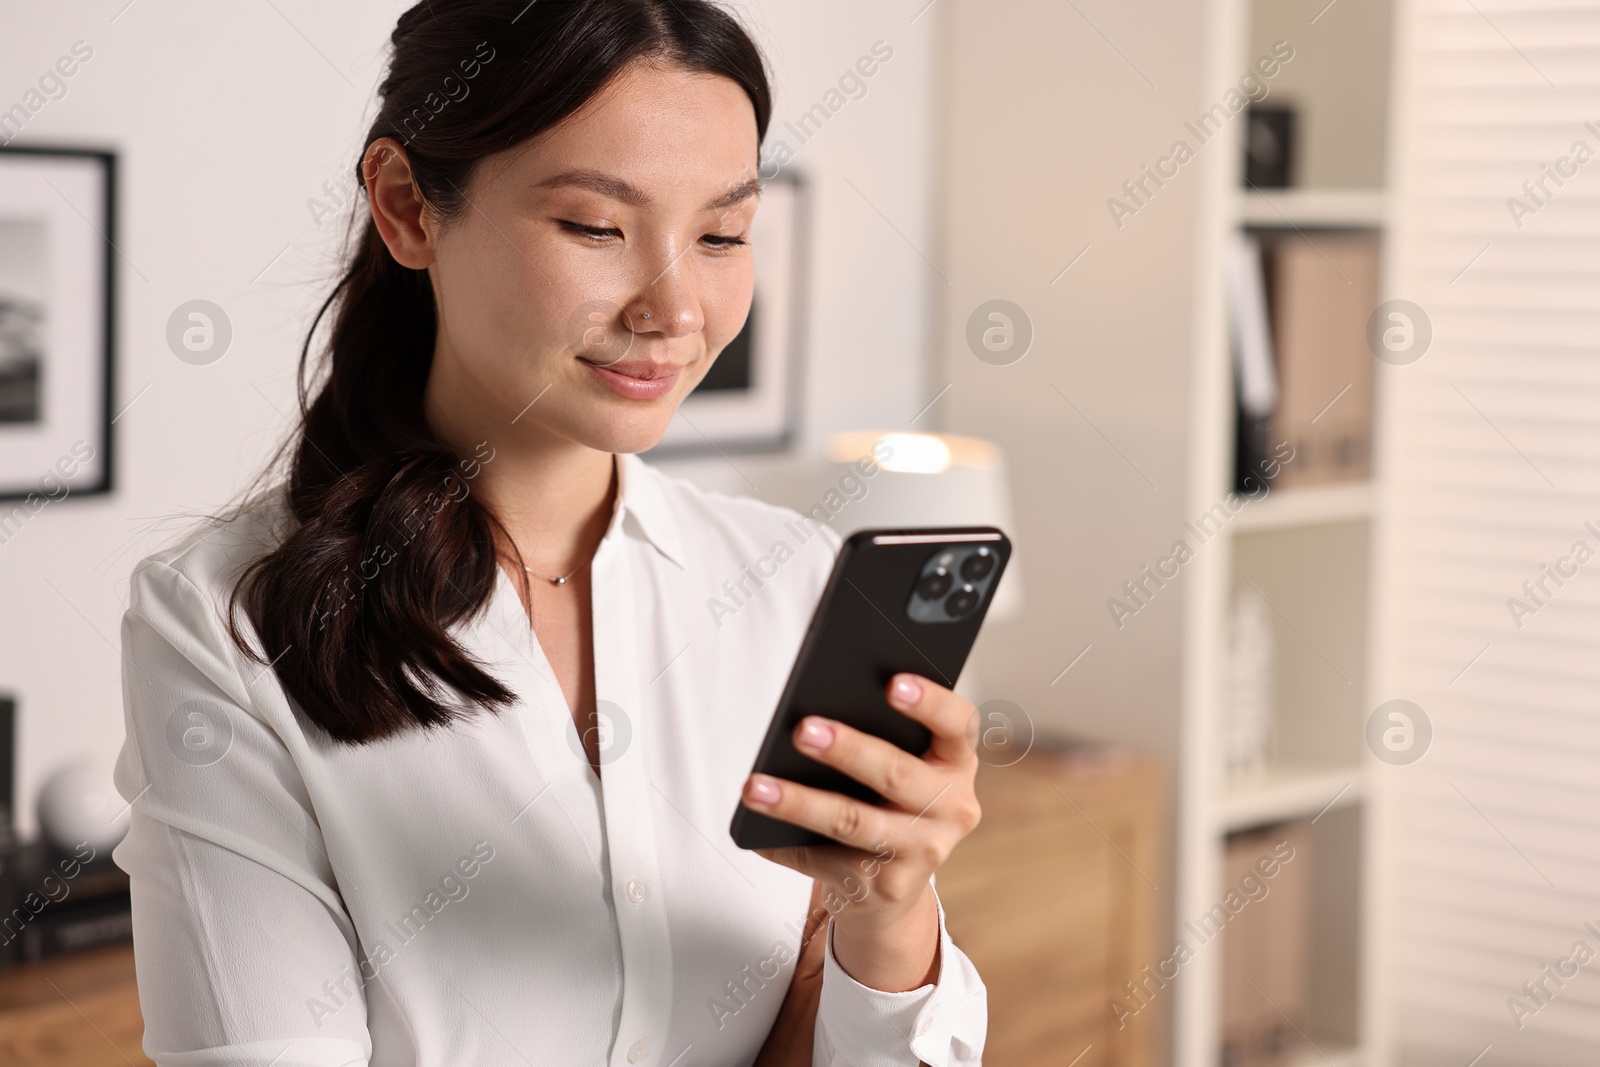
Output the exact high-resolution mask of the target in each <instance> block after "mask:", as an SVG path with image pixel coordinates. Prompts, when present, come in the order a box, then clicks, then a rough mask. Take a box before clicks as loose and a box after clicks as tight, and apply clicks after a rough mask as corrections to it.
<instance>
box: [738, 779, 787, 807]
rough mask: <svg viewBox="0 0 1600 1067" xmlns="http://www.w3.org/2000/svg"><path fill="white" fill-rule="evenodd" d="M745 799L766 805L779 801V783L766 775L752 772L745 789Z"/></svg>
mask: <svg viewBox="0 0 1600 1067" xmlns="http://www.w3.org/2000/svg"><path fill="white" fill-rule="evenodd" d="M744 795H745V799H746V800H749V801H751V802H752V803H755V804H760V805H762V806H763V807H765V806H766V805H768V804H776V803H777V802H778V796H779V793H778V784H777V783H776V782H774V781H773V780H772V779H771V778H768V777H766V776H765V775H760V774H752V775H751V776H750V784H749V786H747V787H746V788H745V791H744Z"/></svg>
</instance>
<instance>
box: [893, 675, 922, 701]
mask: <svg viewBox="0 0 1600 1067" xmlns="http://www.w3.org/2000/svg"><path fill="white" fill-rule="evenodd" d="M893 692H894V698H895V699H896V700H898V701H900V703H902V704H906V705H912V704H915V703H916V702H917V701H918V700H921V699H922V686H920V685H918V684H917V683H916V682H914V681H913V680H911V679H910V678H908V677H906V676H905V675H901V676H900V677H899V678H896V679H895V680H894V689H893Z"/></svg>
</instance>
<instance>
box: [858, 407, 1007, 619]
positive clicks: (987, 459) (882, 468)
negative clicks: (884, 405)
mask: <svg viewBox="0 0 1600 1067" xmlns="http://www.w3.org/2000/svg"><path fill="white" fill-rule="evenodd" d="M862 459H869V460H872V461H873V462H875V463H876V464H877V465H878V468H879V469H878V472H877V473H876V474H875V475H873V476H871V477H869V478H862V479H861V484H862V485H864V486H865V492H864V493H863V495H862V496H861V497H860V498H859V499H854V500H851V501H850V502H849V504H848V505H847V506H845V507H842V508H840V509H839V513H838V515H837V516H835V518H834V521H833V528H834V529H835V530H837V531H838V532H839V534H840V536H842V537H848V536H850V534H851V533H853V532H855V531H856V530H862V529H867V528H869V527H895V526H998V527H999V528H1000V529H1002V530H1004V531H1005V533H1006V535H1007V536H1008V537H1011V538H1012V539H1013V540H1012V549H1011V561H1010V562H1009V563H1008V564H1007V565H1006V571H1005V574H1004V575H1002V576H1001V579H1000V584H999V586H997V587H996V588H995V594H994V601H993V602H992V603H991V604H990V605H989V614H988V616H987V618H988V619H989V620H991V621H994V622H1004V621H1007V620H1009V619H1014V618H1016V617H1017V616H1018V615H1019V614H1021V612H1022V582H1021V579H1020V578H1019V576H1018V571H1017V557H1018V555H1019V554H1020V553H1019V552H1018V550H1017V545H1016V541H1015V534H1016V531H1015V530H1014V529H1013V528H1012V522H1011V491H1010V485H1009V483H1008V481H1007V479H1006V463H1005V455H1004V453H1002V452H1001V450H1000V446H999V445H996V444H995V443H994V442H992V441H985V440H981V439H979V438H976V437H960V436H957V435H954V434H929V433H904V432H896V431H884V430H856V431H849V432H846V433H839V434H835V435H834V436H833V437H831V438H830V439H829V440H828V445H827V460H828V465H829V469H830V474H831V475H832V477H831V479H830V480H833V481H837V480H838V479H839V478H841V477H843V476H844V475H845V474H846V473H848V472H850V471H854V470H856V469H857V468H856V463H857V462H858V461H860V460H862Z"/></svg>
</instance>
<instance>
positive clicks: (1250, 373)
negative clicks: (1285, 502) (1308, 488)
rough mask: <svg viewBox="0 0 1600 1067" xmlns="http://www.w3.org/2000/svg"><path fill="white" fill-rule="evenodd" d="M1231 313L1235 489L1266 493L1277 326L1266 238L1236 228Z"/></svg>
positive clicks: (1275, 394) (1275, 395)
mask: <svg viewBox="0 0 1600 1067" xmlns="http://www.w3.org/2000/svg"><path fill="white" fill-rule="evenodd" d="M1227 263H1228V268H1227V273H1228V298H1229V304H1230V309H1229V311H1230V314H1229V316H1228V321H1229V327H1230V333H1231V341H1232V349H1233V381H1234V399H1235V410H1236V411H1237V413H1238V422H1237V425H1236V433H1235V439H1234V477H1233V481H1234V489H1235V490H1237V491H1238V492H1240V493H1243V494H1246V495H1248V496H1252V497H1255V496H1260V495H1261V493H1262V492H1263V487H1264V483H1266V482H1268V481H1270V479H1269V478H1268V477H1267V473H1268V472H1269V471H1274V472H1275V468H1274V467H1273V466H1272V464H1271V461H1270V458H1269V457H1270V455H1271V452H1272V447H1273V445H1274V443H1275V442H1274V441H1273V440H1272V416H1273V413H1274V412H1275V411H1276V410H1277V407H1278V375H1277V369H1276V367H1275V366H1274V362H1275V361H1274V356H1273V347H1272V325H1271V322H1270V319H1269V314H1268V302H1267V285H1266V271H1265V269H1264V267H1263V259H1262V248H1261V242H1260V241H1259V240H1258V239H1257V238H1255V237H1254V236H1253V235H1251V234H1246V233H1239V232H1235V233H1234V234H1233V235H1232V237H1231V238H1230V239H1229V242H1228V258H1227Z"/></svg>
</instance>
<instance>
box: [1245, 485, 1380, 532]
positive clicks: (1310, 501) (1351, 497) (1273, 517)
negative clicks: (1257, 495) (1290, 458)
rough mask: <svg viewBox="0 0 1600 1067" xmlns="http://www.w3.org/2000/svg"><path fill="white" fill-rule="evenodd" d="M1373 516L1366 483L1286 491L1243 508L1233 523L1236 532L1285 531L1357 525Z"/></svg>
mask: <svg viewBox="0 0 1600 1067" xmlns="http://www.w3.org/2000/svg"><path fill="white" fill-rule="evenodd" d="M1371 514H1372V486H1371V485H1369V484H1368V483H1366V482H1352V483H1349V484H1347V485H1329V486H1319V487H1318V488H1315V489H1286V490H1282V491H1279V492H1274V493H1270V494H1268V495H1267V498H1266V499H1265V500H1262V501H1260V502H1259V503H1252V504H1250V505H1249V506H1248V507H1245V508H1243V509H1242V510H1241V511H1240V512H1239V514H1238V515H1237V516H1235V517H1234V520H1233V528H1234V530H1235V531H1242V530H1282V529H1291V528H1294V527H1298V526H1320V525H1325V524H1327V523H1334V522H1357V521H1359V520H1361V519H1365V518H1368V517H1370V516H1371Z"/></svg>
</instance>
